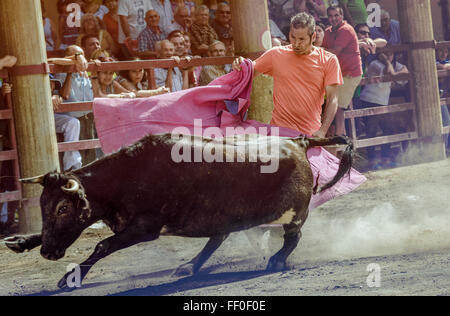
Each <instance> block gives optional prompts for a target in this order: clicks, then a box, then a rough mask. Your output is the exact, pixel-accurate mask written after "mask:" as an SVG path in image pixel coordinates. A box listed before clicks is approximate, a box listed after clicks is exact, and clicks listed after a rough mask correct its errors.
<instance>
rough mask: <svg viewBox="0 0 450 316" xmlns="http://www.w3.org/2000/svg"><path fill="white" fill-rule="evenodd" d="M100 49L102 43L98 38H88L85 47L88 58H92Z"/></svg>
mask: <svg viewBox="0 0 450 316" xmlns="http://www.w3.org/2000/svg"><path fill="white" fill-rule="evenodd" d="M100 47H101V46H100V42H99V40H98V38H96V37H91V38H88V39H87V40H86V43H85V47H84V50H85V52H86V56H88V58H91V55H92V53H93V52H94V51H95V50H96V49H99V48H100Z"/></svg>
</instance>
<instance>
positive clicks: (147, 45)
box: [137, 26, 167, 52]
mask: <svg viewBox="0 0 450 316" xmlns="http://www.w3.org/2000/svg"><path fill="white" fill-rule="evenodd" d="M166 38H167V35H166V34H165V33H164V32H162V31H161V32H160V33H159V34H156V33H155V32H153V31H152V30H151V29H150V28H149V27H148V26H147V27H146V28H145V29H144V30H143V31H142V32H141V34H139V36H138V38H137V41H138V50H139V52H145V51H148V50H149V51H152V52H154V51H155V44H156V43H157V42H159V41H162V40H165V39H166Z"/></svg>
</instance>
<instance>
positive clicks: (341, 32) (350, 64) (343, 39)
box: [323, 7, 362, 135]
mask: <svg viewBox="0 0 450 316" xmlns="http://www.w3.org/2000/svg"><path fill="white" fill-rule="evenodd" d="M327 13H328V19H329V22H330V24H331V26H330V27H328V28H327V29H326V30H325V36H324V39H323V47H324V48H325V49H326V50H327V51H329V52H331V53H333V54H335V55H336V56H337V57H338V59H339V63H340V65H341V70H342V75H343V76H344V85H343V86H340V87H339V98H338V99H339V108H338V110H337V112H336V119H335V121H336V134H337V135H344V134H345V118H344V111H345V110H346V109H348V107H349V106H350V103H351V102H352V97H353V94H354V93H355V90H356V88H357V87H358V85H359V83H360V82H361V79H362V65H361V55H360V51H359V45H358V37H357V36H356V33H355V30H354V29H353V27H352V26H351V25H349V24H348V23H347V22H346V21H344V14H343V11H342V9H341V8H340V7H329V8H328V10H327Z"/></svg>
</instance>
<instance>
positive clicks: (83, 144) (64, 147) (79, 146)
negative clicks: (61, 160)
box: [58, 139, 102, 152]
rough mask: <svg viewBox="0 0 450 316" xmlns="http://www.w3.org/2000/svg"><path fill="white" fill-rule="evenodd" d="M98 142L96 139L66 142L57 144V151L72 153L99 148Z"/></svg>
mask: <svg viewBox="0 0 450 316" xmlns="http://www.w3.org/2000/svg"><path fill="white" fill-rule="evenodd" d="M101 147H102V146H101V144H100V140H98V139H88V140H80V141H78V142H66V143H58V151H59V152H66V151H74V150H88V149H95V148H101Z"/></svg>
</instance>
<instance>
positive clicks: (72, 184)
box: [6, 134, 353, 288]
mask: <svg viewBox="0 0 450 316" xmlns="http://www.w3.org/2000/svg"><path fill="white" fill-rule="evenodd" d="M253 138H254V140H253V143H255V137H253ZM274 142H275V143H274ZM214 143H215V144H216V145H217V143H218V141H214V140H211V139H206V138H200V137H181V138H180V139H179V140H174V139H173V138H172V137H171V135H169V134H167V135H154V136H147V137H145V138H143V139H142V140H140V141H139V142H137V143H135V144H134V145H132V146H130V147H127V148H123V149H121V150H120V151H119V152H117V153H114V154H112V155H109V156H106V157H104V158H103V159H100V160H98V161H96V162H94V163H92V164H90V165H88V166H86V167H83V168H81V169H78V170H76V171H73V172H67V173H58V172H50V173H48V174H46V175H43V176H39V177H35V178H32V179H23V180H22V182H24V183H39V184H41V185H42V186H43V192H42V195H41V198H40V205H41V211H42V221H43V227H42V234H39V235H32V236H15V237H11V238H9V239H7V240H6V244H7V245H8V247H9V248H11V249H12V250H14V251H16V252H23V251H25V250H31V249H33V248H35V247H37V246H39V245H42V247H41V255H42V256H43V257H44V258H46V259H49V260H58V259H60V258H62V257H63V256H64V255H65V251H66V249H67V248H68V247H69V246H70V245H72V244H73V243H74V242H75V240H76V239H77V238H78V237H79V236H80V234H81V233H82V232H83V230H84V229H86V228H87V227H89V226H91V225H92V224H94V223H95V222H97V221H99V220H102V221H104V222H105V223H106V224H107V225H108V226H109V227H110V228H111V230H112V231H113V232H114V233H115V234H114V235H113V236H111V237H109V238H106V239H105V240H103V241H101V242H100V243H99V244H98V245H97V246H96V248H95V250H94V252H93V253H92V255H91V256H90V257H89V258H88V259H87V260H86V261H84V262H83V263H82V264H81V265H80V269H81V279H83V278H84V277H85V276H86V274H87V273H88V271H89V270H90V269H91V267H92V266H93V265H94V264H95V263H96V262H97V261H98V260H100V259H102V258H104V257H106V256H108V255H110V254H111V253H113V252H115V251H118V250H120V249H123V248H127V247H130V246H132V245H135V244H137V243H141V242H147V241H151V240H155V239H157V238H158V237H159V236H160V235H171V236H183V237H202V238H205V237H208V238H210V239H209V241H208V243H207V244H206V246H205V247H204V249H203V250H202V251H201V252H200V253H199V254H198V255H197V256H196V257H195V258H194V259H192V261H190V262H189V263H187V264H184V265H182V266H181V267H179V268H178V269H177V270H176V272H175V274H176V275H180V276H181V275H192V274H195V273H196V272H197V271H199V269H200V267H201V266H202V265H203V264H204V263H205V261H206V260H208V258H209V257H210V256H211V255H212V254H213V253H214V251H215V250H216V249H217V248H218V247H219V246H220V245H221V244H222V242H223V241H224V240H225V239H226V238H227V236H228V235H229V234H230V233H232V232H236V231H241V230H246V229H249V228H251V227H254V226H258V225H262V224H267V223H272V222H277V221H278V222H279V223H280V224H283V227H284V230H285V235H284V244H283V246H282V248H281V250H280V251H278V252H277V253H276V254H275V255H274V256H273V257H271V259H270V261H269V263H268V266H267V269H268V270H282V269H285V267H286V259H287V257H288V256H289V255H290V254H291V252H292V251H293V250H294V249H295V248H296V246H297V244H298V242H299V240H300V237H301V232H300V229H301V227H302V225H303V224H304V223H305V221H306V218H307V216H308V205H309V202H310V199H311V196H312V194H313V193H314V192H315V191H318V190H324V189H327V188H329V187H331V186H332V185H334V184H335V183H336V182H337V181H338V180H339V179H340V178H342V177H343V176H344V175H345V174H346V173H347V172H348V171H349V170H350V168H351V155H352V150H353V146H352V145H351V144H350V143H349V141H348V140H347V138H343V137H334V138H330V139H308V138H303V137H300V138H295V139H294V138H278V137H277V138H275V137H264V136H256V143H257V144H264V143H266V144H271V145H270V146H269V147H270V148H271V149H274V150H271V152H269V151H267V153H266V154H265V155H266V156H267V155H268V157H271V158H273V159H277V170H276V172H272V173H263V172H261V170H262V167H264V166H266V167H267V164H268V163H267V162H268V160H267V157H265V158H266V159H262V157H261V155H264V154H260V152H262V151H261V147H260V148H259V151H258V159H256V160H257V161H256V162H255V159H254V157H253V160H252V158H251V155H252V153H251V150H248V148H251V146H247V150H246V151H245V153H244V154H242V151H239V148H240V146H242V145H243V144H247V145H248V144H249V143H250V142H249V141H243V139H242V137H232V138H226V139H225V141H220V145H222V144H224V145H223V146H222V147H220V148H221V150H223V155H224V157H225V156H227V157H228V159H229V158H230V157H231V158H233V159H231V161H234V162H226V161H230V160H226V159H224V161H225V162H217V161H213V162H205V161H203V162H192V163H189V162H176V161H175V160H176V159H174V154H177V153H179V154H182V155H183V156H184V157H187V156H185V155H186V152H183V153H181V151H186V150H191V153H190V154H189V155H191V156H190V157H191V158H192V157H193V156H194V154H195V151H196V150H200V151H201V150H206V149H207V148H209V149H208V150H209V152H210V153H212V154H217V152H215V151H217V150H218V148H219V147H214V146H213V148H214V149H213V150H211V148H212V147H211V144H214ZM335 144H346V145H349V146H347V149H346V151H345V153H344V156H343V158H342V160H341V164H340V168H339V171H338V172H337V174H336V177H335V178H334V179H333V180H332V181H331V182H330V183H328V184H327V185H325V186H323V187H320V188H317V187H316V188H313V174H312V171H311V168H310V165H309V162H308V159H307V156H306V151H307V150H308V149H309V148H311V147H315V146H326V145H335ZM180 145H182V148H183V149H182V150H181V151H180V148H181V147H180ZM177 146H178V147H177ZM176 147H177V148H176ZM262 147H264V145H263V146H262ZM266 149H267V148H266ZM239 155H241V157H239ZM244 156H245V159H244V162H236V161H242V158H244ZM260 158H261V159H260ZM239 159H241V160H239ZM263 161H264V162H263ZM69 274H70V273H68V274H66V275H65V276H64V277H63V278H62V279H61V281H60V282H59V283H58V286H59V287H60V288H66V287H67V277H68V276H69Z"/></svg>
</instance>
